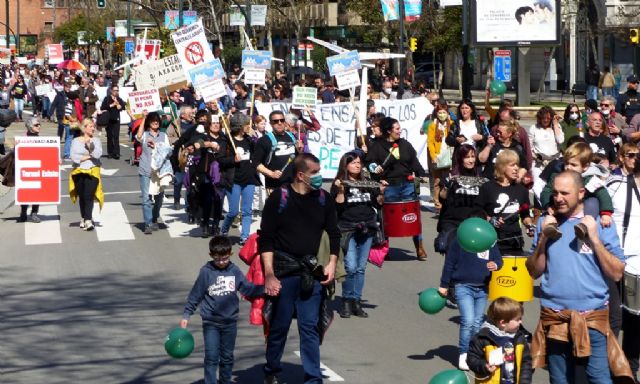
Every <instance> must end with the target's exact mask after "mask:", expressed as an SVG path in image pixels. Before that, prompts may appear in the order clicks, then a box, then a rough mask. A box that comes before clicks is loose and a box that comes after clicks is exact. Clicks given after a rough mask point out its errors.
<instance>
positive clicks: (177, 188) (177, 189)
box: [173, 171, 189, 208]
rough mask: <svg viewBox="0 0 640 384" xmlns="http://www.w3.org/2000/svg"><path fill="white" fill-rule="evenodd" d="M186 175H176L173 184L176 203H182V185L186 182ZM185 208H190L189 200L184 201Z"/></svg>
mask: <svg viewBox="0 0 640 384" xmlns="http://www.w3.org/2000/svg"><path fill="white" fill-rule="evenodd" d="M185 175H186V174H185V173H184V172H181V171H178V172H176V173H175V177H176V179H175V183H174V184H173V201H174V202H176V203H179V202H180V198H181V197H182V183H183V181H184V177H185ZM184 202H185V203H184V207H185V208H189V200H188V199H184Z"/></svg>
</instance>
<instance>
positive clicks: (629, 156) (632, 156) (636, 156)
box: [622, 152, 640, 160]
mask: <svg viewBox="0 0 640 384" xmlns="http://www.w3.org/2000/svg"><path fill="white" fill-rule="evenodd" d="M622 156H624V157H625V158H626V159H629V160H631V159H640V152H629V153H625V154H624V155H622Z"/></svg>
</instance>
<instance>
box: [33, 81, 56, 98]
mask: <svg viewBox="0 0 640 384" xmlns="http://www.w3.org/2000/svg"><path fill="white" fill-rule="evenodd" d="M51 90H52V88H51V83H44V84H40V85H36V96H45V95H47V94H49V92H51Z"/></svg>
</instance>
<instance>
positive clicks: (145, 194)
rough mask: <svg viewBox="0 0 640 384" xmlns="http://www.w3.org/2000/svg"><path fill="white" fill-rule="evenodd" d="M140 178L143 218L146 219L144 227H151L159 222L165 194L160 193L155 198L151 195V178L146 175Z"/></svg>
mask: <svg viewBox="0 0 640 384" xmlns="http://www.w3.org/2000/svg"><path fill="white" fill-rule="evenodd" d="M138 176H140V192H142V217H144V225H149V224H151V223H155V222H157V221H158V217H159V216H160V207H162V200H163V199H164V192H160V193H159V194H157V195H156V196H155V197H153V198H152V197H151V195H150V194H149V182H150V181H151V177H149V176H145V175H138Z"/></svg>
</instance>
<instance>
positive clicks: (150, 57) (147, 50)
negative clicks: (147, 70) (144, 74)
mask: <svg viewBox="0 0 640 384" xmlns="http://www.w3.org/2000/svg"><path fill="white" fill-rule="evenodd" d="M161 44H162V40H149V39H147V40H145V39H137V40H136V50H135V55H136V56H139V55H140V54H141V53H143V52H144V56H145V57H146V58H147V61H155V60H158V59H159V58H160V46H161Z"/></svg>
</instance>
